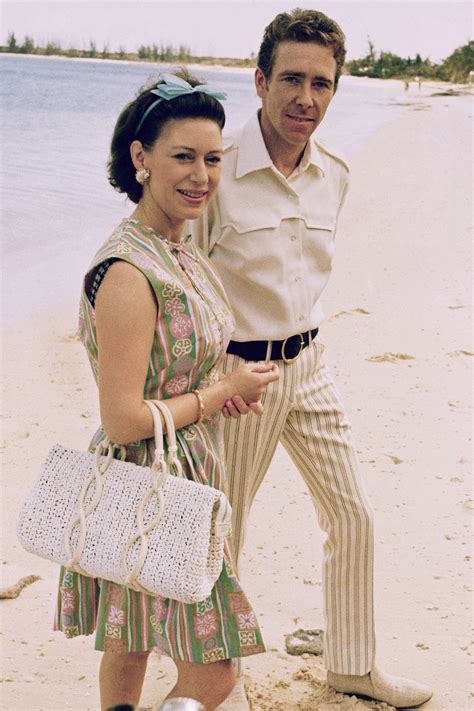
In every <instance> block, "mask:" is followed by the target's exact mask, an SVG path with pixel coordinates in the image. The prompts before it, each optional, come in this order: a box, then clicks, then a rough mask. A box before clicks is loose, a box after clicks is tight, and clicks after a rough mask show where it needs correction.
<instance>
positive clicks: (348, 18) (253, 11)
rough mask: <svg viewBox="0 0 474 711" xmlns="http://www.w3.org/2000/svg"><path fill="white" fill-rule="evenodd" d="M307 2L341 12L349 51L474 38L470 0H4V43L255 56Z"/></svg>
mask: <svg viewBox="0 0 474 711" xmlns="http://www.w3.org/2000/svg"><path fill="white" fill-rule="evenodd" d="M298 6H300V7H305V8H309V9H315V10H321V11H322V12H324V13H326V14H327V15H329V16H330V17H332V18H333V19H334V20H336V21H337V22H338V23H339V24H340V25H341V27H342V29H343V30H344V32H345V34H346V37H347V46H348V58H349V59H354V58H358V57H362V56H364V55H366V54H367V51H368V37H370V39H371V41H372V42H373V44H374V45H375V49H376V51H380V50H383V51H387V52H394V53H395V54H398V55H400V56H403V57H408V56H411V57H414V56H415V55H416V53H417V52H418V53H420V55H421V56H422V58H423V59H424V58H426V57H429V58H430V59H431V60H432V61H433V62H439V61H441V60H442V59H445V58H446V57H447V56H449V55H450V54H451V53H452V52H453V50H454V49H456V47H459V46H460V45H463V44H465V43H466V42H468V41H469V40H471V39H472V34H473V32H472V31H473V5H472V4H471V2H466V1H465V0H440V1H433V0H396V1H392V0H371V1H367V0H330V1H326V2H307V1H306V2H304V0H294V2H274V1H273V0H215V1H213V2H211V1H208V0H188V1H187V2H183V1H182V0H171V1H170V2H168V1H167V0H133V2H132V1H131V0H54V1H52V0H48V1H43V0H0V11H1V15H0V27H1V34H0V40H1V43H6V39H7V35H8V33H9V32H14V33H15V36H16V38H17V41H18V42H19V43H21V42H22V41H23V39H24V36H25V35H30V36H32V37H33V38H34V40H35V43H36V44H38V45H40V46H44V45H45V44H46V43H47V42H48V41H50V40H51V41H55V42H58V43H60V45H61V46H62V47H63V48H69V47H75V48H78V49H85V48H88V47H89V42H90V41H91V40H93V41H94V42H95V43H96V45H97V49H98V50H102V48H103V47H104V45H106V46H107V48H108V49H109V51H114V50H117V49H118V48H119V47H120V46H123V47H124V48H125V49H126V51H128V52H133V51H136V50H137V49H138V47H139V46H140V45H150V44H158V45H159V44H161V43H162V42H163V43H164V44H171V45H172V46H173V47H178V46H179V45H181V44H182V45H186V46H187V47H189V48H190V49H191V53H192V54H196V55H206V56H209V55H210V56H218V57H219V56H220V57H248V56H250V55H251V53H252V52H253V53H257V51H258V46H259V43H260V40H261V35H262V32H263V29H264V27H265V26H266V25H267V24H268V22H270V20H271V19H272V18H273V17H274V16H275V15H276V14H277V13H279V12H284V11H288V10H291V9H293V8H294V7H298Z"/></svg>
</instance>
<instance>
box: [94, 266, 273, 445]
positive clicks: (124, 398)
mask: <svg viewBox="0 0 474 711" xmlns="http://www.w3.org/2000/svg"><path fill="white" fill-rule="evenodd" d="M95 312H96V329H97V346H98V354H99V400H100V415H101V420H102V425H103V427H104V429H105V431H106V433H107V436H108V437H109V438H110V439H111V441H112V442H114V443H115V444H126V443H127V442H133V441H135V440H138V439H146V438H148V437H153V420H152V416H151V413H150V411H149V409H148V407H147V406H146V405H145V404H144V402H143V389H144V385H145V379H146V375H147V371H148V367H149V363H150V352H151V348H152V344H153V336H154V331H155V325H156V313H157V304H156V300H155V297H154V295H153V293H152V290H151V288H150V286H149V284H148V281H147V279H146V277H145V276H144V275H143V274H142V273H141V272H140V271H138V269H136V268H135V267H133V266H132V265H130V264H127V263H126V262H123V261H118V262H114V264H112V265H111V266H110V268H109V269H108V271H107V273H106V275H105V277H104V279H103V281H102V283H101V285H100V287H99V290H98V292H97V297H96V301H95ZM277 377H278V370H277V368H276V366H268V365H267V366H257V365H255V364H252V365H250V364H249V365H246V366H242V367H241V368H239V369H238V371H234V373H232V374H231V375H230V376H227V377H225V378H223V379H222V380H220V381H219V382H217V383H215V384H214V385H211V386H209V387H208V388H205V389H204V390H201V391H200V392H201V396H202V399H203V402H204V409H205V414H206V415H210V414H211V413H213V412H216V411H217V410H221V409H222V408H223V406H224V405H225V403H226V402H227V401H228V400H229V399H231V398H232V397H233V396H234V395H236V394H240V395H241V396H242V397H244V399H245V400H247V401H248V400H253V399H255V400H257V399H259V397H260V395H261V394H262V393H263V390H264V389H265V387H266V385H267V383H268V382H270V381H271V380H276V379H277ZM166 404H167V405H168V406H169V408H170V411H171V414H172V416H173V420H174V423H175V427H176V429H179V428H180V427H184V426H185V425H189V424H192V423H193V422H196V420H197V419H198V417H199V402H198V399H197V397H196V396H195V395H194V394H193V393H187V394H185V395H177V396H176V397H173V398H170V399H169V400H167V401H166Z"/></svg>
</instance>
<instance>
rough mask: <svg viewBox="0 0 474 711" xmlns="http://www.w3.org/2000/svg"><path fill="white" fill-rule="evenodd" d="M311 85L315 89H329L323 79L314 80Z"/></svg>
mask: <svg viewBox="0 0 474 711" xmlns="http://www.w3.org/2000/svg"><path fill="white" fill-rule="evenodd" d="M313 86H314V87H315V89H329V84H328V83H327V82H325V81H315V82H314V84H313Z"/></svg>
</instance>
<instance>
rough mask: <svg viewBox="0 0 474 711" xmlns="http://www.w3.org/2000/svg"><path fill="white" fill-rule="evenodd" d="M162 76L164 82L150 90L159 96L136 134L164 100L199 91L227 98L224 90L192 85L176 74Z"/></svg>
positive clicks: (151, 105) (146, 113)
mask: <svg viewBox="0 0 474 711" xmlns="http://www.w3.org/2000/svg"><path fill="white" fill-rule="evenodd" d="M161 78H162V80H163V83H160V84H157V85H156V87H155V88H154V89H151V90H150V94H156V96H158V97H159V98H158V99H157V100H156V101H154V102H153V103H152V104H150V106H149V107H148V108H147V110H146V111H145V113H144V114H143V116H142V117H141V119H140V122H139V124H138V126H137V128H136V131H135V136H137V135H138V132H139V131H140V129H141V127H142V126H143V123H144V121H145V119H146V117H147V116H148V114H149V113H150V112H151V111H153V109H154V108H155V106H157V105H158V104H161V102H162V101H171V99H176V97H178V96H186V94H196V93H198V92H200V93H202V94H207V95H208V96H212V98H213V99H221V100H222V99H226V98H227V94H224V93H223V92H222V91H214V90H213V89H210V88H209V87H207V86H205V85H202V84H200V85H199V86H191V84H188V82H187V81H185V80H184V79H181V77H177V76H175V75H174V74H162V76H161Z"/></svg>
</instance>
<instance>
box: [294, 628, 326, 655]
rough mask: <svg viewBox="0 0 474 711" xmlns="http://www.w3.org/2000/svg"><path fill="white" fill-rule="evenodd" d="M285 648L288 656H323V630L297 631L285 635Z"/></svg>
mask: <svg viewBox="0 0 474 711" xmlns="http://www.w3.org/2000/svg"><path fill="white" fill-rule="evenodd" d="M285 647H286V651H287V652H288V654H291V655H293V656H301V655H303V654H314V655H316V656H321V655H322V653H323V631H322V630H296V632H292V633H291V634H286V635H285Z"/></svg>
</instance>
